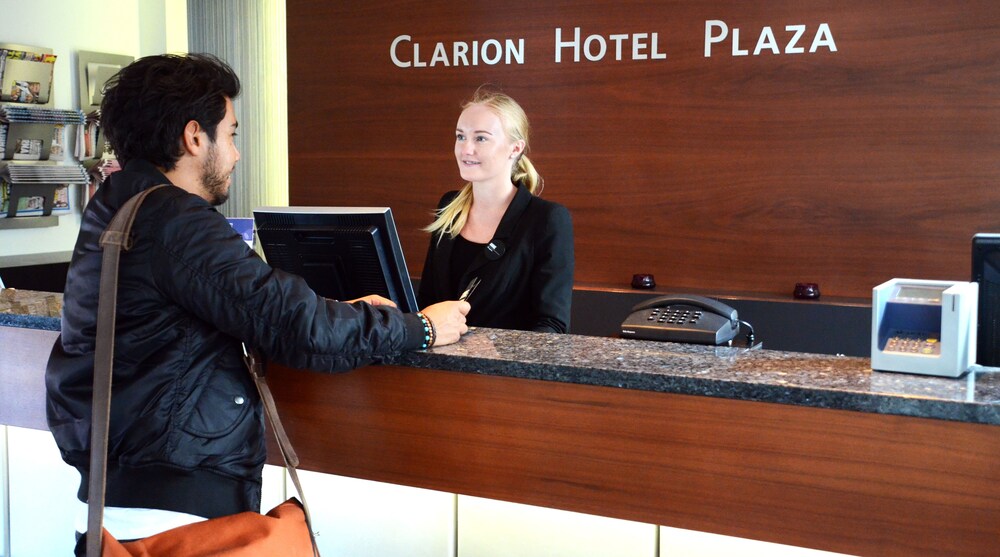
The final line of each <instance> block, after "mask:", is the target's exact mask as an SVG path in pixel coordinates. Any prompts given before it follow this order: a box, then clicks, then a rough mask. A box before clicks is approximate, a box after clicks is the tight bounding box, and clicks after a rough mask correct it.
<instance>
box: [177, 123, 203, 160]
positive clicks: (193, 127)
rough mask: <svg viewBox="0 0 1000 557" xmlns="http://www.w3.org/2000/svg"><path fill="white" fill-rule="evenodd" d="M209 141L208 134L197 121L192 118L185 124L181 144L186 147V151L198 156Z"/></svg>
mask: <svg viewBox="0 0 1000 557" xmlns="http://www.w3.org/2000/svg"><path fill="white" fill-rule="evenodd" d="M207 142H208V134H206V133H205V130H204V129H203V128H202V127H201V125H200V124H198V122H197V121H195V120H191V121H190V122H188V123H187V125H186V126H184V134H183V136H182V137H181V146H182V147H183V148H184V152H186V153H188V154H190V155H194V156H198V154H199V153H200V152H201V150H202V149H203V148H204V147H205V145H206V143H207Z"/></svg>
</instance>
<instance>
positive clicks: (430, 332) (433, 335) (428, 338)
mask: <svg viewBox="0 0 1000 557" xmlns="http://www.w3.org/2000/svg"><path fill="white" fill-rule="evenodd" d="M417 317H419V318H420V320H421V321H422V322H423V323H424V344H423V346H421V347H420V349H421V350H426V349H428V348H430V347H431V346H434V341H435V340H436V339H437V331H435V330H434V324H432V323H431V320H430V319H428V318H427V316H426V315H424V314H423V313H422V312H419V311H418V312H417Z"/></svg>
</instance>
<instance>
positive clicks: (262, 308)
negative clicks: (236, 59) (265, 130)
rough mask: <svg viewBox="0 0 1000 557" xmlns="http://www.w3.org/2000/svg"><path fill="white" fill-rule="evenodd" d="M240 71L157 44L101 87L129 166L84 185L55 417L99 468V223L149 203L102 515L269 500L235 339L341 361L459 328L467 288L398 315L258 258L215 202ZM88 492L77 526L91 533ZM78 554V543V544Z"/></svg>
mask: <svg viewBox="0 0 1000 557" xmlns="http://www.w3.org/2000/svg"><path fill="white" fill-rule="evenodd" d="M239 92H240V82H239V79H238V78H237V77H236V75H235V74H234V73H233V71H232V70H231V69H230V68H229V67H228V66H227V65H226V64H225V63H223V62H221V61H220V60H218V59H217V58H215V57H212V56H209V55H204V54H200V55H195V54H192V55H188V56H172V55H165V56H151V57H147V58H142V59H139V60H137V61H136V62H134V63H132V64H131V65H129V66H127V67H126V68H124V69H123V70H122V71H121V72H119V74H118V75H116V76H115V77H114V78H113V79H112V80H111V81H110V82H109V84H108V86H107V91H106V92H105V94H104V100H103V102H102V105H101V125H102V128H103V129H104V132H105V133H106V135H107V138H108V139H109V141H110V143H111V146H112V148H113V149H114V150H115V152H116V154H117V155H118V157H119V158H120V159H121V160H122V162H123V163H124V168H123V169H122V170H121V171H119V172H117V173H115V174H113V175H112V176H111V177H110V178H109V182H108V183H106V184H104V185H103V186H102V187H101V188H100V189H99V190H98V192H97V194H96V195H95V197H94V198H93V199H91V201H90V203H89V204H88V205H87V208H86V210H85V211H84V214H83V222H82V224H81V229H80V235H79V238H78V239H77V243H76V247H75V249H74V251H73V259H72V262H71V263H70V267H69V273H68V276H67V280H66V291H65V297H64V306H63V319H62V334H61V335H60V337H59V339H58V340H57V341H56V343H55V346H54V347H53V349H52V354H51V356H50V358H49V364H48V369H47V371H46V378H45V379H46V388H47V394H48V397H47V408H46V410H47V413H48V423H49V428H50V430H51V431H52V434H53V436H54V437H55V440H56V443H57V444H58V446H59V449H60V452H61V454H62V457H63V459H64V460H65V461H66V462H67V463H69V464H70V465H72V466H74V467H76V468H77V469H78V470H79V471H80V474H81V482H80V490H79V492H78V497H79V499H80V500H81V501H84V502H85V501H86V500H87V497H88V493H87V483H88V479H89V470H88V467H89V454H90V429H91V423H90V419H91V397H92V393H91V391H92V381H93V373H94V347H95V341H96V323H97V299H98V296H97V292H98V283H99V279H100V273H101V257H102V256H101V248H100V245H99V240H100V235H101V233H102V232H103V231H104V229H105V228H106V227H107V225H108V223H109V222H110V220H111V218H112V217H113V216H114V214H115V213H116V211H117V210H118V209H119V207H121V206H122V205H123V204H124V203H125V202H126V201H127V200H128V199H129V198H131V197H133V196H134V195H136V194H137V193H139V192H141V191H143V190H146V189H148V188H150V187H153V186H156V185H158V184H168V185H169V186H168V187H164V188H160V189H158V190H156V191H154V192H152V193H151V194H150V195H149V196H148V197H147V198H146V200H145V201H144V203H143V205H142V207H141V208H140V210H139V213H138V216H137V218H136V221H135V224H134V226H133V228H132V238H133V247H132V249H131V250H129V251H128V252H125V253H123V255H122V258H121V263H120V271H119V276H118V282H119V291H118V292H119V293H118V304H117V322H116V330H115V335H116V341H115V357H114V396H113V397H112V400H111V424H110V432H109V454H108V459H107V462H108V470H107V494H106V507H105V514H104V517H105V522H104V524H105V527H106V528H107V529H108V530H109V531H110V532H111V533H112V535H114V536H115V537H116V538H118V539H135V538H142V537H147V536H149V535H152V534H155V533H158V532H161V531H163V530H166V529H169V528H172V527H175V526H178V525H181V524H185V523H190V522H194V521H197V520H201V519H205V518H214V517H218V516H223V515H227V514H233V513H238V512H242V511H247V510H253V511H259V510H260V497H261V471H262V468H263V465H264V460H265V440H264V422H263V415H262V408H261V404H260V400H259V397H258V395H257V392H256V390H255V387H254V384H253V381H252V379H251V377H250V375H249V372H248V371H247V370H246V368H245V366H244V363H243V360H242V346H241V342H246V343H247V344H248V345H250V346H255V347H257V348H258V349H259V350H260V351H261V352H262V353H263V354H264V355H265V356H266V357H267V358H268V359H270V360H272V361H275V362H279V363H281V364H284V365H288V366H292V367H296V368H308V369H313V370H318V371H342V370H348V369H351V368H354V367H358V366H361V365H365V364H367V363H369V362H371V361H377V360H379V359H381V358H383V357H385V356H388V355H391V354H395V353H398V352H400V351H404V350H412V349H420V348H425V347H427V344H428V341H427V340H426V337H425V334H424V328H425V326H426V325H430V326H432V327H433V329H434V331H435V335H432V336H435V337H436V340H433V341H431V342H433V343H434V344H436V345H442V344H449V343H452V342H456V341H457V340H458V339H459V337H460V336H461V334H463V333H464V332H465V331H467V327H466V326H465V314H466V313H467V312H468V310H469V305H468V303H466V302H443V303H441V304H436V305H434V306H430V307H428V308H426V309H424V310H423V311H422V312H420V313H418V314H403V313H401V312H399V311H398V310H397V309H396V308H395V307H393V304H392V302H390V301H389V300H386V299H384V298H381V297H379V296H367V297H365V298H363V299H361V300H356V301H353V302H336V301H333V300H328V299H325V298H322V297H321V296H319V295H317V294H315V293H314V292H313V291H312V290H311V289H310V288H309V287H308V286H307V285H306V284H305V282H304V281H303V280H302V279H301V278H299V277H296V276H294V275H290V274H287V273H283V272H281V271H280V270H277V269H273V268H271V267H269V266H268V265H267V264H266V263H264V262H263V261H262V260H261V259H260V258H259V257H257V255H256V254H255V253H254V252H253V251H252V250H250V249H249V248H248V247H247V245H246V244H245V243H244V242H243V239H242V238H241V237H240V235H239V234H237V233H235V232H234V231H233V229H232V227H231V226H230V225H229V224H228V222H227V221H226V219H225V218H224V217H223V216H222V215H221V214H219V213H218V212H217V211H216V210H215V208H214V206H216V205H218V204H221V203H222V202H224V201H225V200H226V199H227V197H228V195H229V187H230V184H231V175H232V172H233V169H234V168H235V165H236V163H237V161H238V160H239V158H240V154H239V151H238V150H237V149H236V146H235V144H234V136H235V135H236V128H237V122H236V117H235V115H234V112H233V102H232V101H233V99H234V98H235V97H236V96H237V95H238V94H239ZM85 517H86V506H85V505H82V509H81V520H79V521H78V526H77V530H78V531H79V532H85V531H86V518H85ZM77 547H78V551H80V550H81V548H83V547H85V546H84V545H83V543H82V540H81V543H79V544H78V546H77Z"/></svg>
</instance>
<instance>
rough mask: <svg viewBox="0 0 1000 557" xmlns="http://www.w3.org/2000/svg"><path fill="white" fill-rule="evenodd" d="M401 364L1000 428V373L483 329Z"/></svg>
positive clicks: (400, 360) (410, 356) (407, 357)
mask: <svg viewBox="0 0 1000 557" xmlns="http://www.w3.org/2000/svg"><path fill="white" fill-rule="evenodd" d="M396 363H399V364H402V365H408V366H413V367H421V368H434V369H446V370H454V371H472V372H475V373H483V374H489V375H501V376H509V377H522V378H527V379H542V380H547V381H561V382H567V383H578V384H586V385H600V386H608V387H621V388H626V389H638V390H646V391H657V392H666V393H678V394H690V395H702V396H711V397H721V398H730V399H738V400H750V401H758V402H773V403H778V404H794V405H801V406H812V407H817V408H832V409H840V410H854V411H859V412H874V413H880V414H896V415H902V416H916V417H924V418H936V419H944V420H955V421H963V422H971V423H984V424H995V425H1000V375H998V374H996V373H980V374H976V373H968V374H966V375H965V376H963V377H960V378H957V379H954V378H945V377H930V376H923V375H911V374H904V373H889V372H879V371H872V369H871V367H870V366H871V363H870V361H869V359H868V358H850V357H837V356H827V355H820V354H804V353H796V352H778V351H773V350H760V349H756V350H748V349H743V348H735V347H732V348H731V347H714V346H700V345H693V344H673V343H663V342H651V341H641V340H630V339H614V338H599V337H585V336H576V335H556V334H544V333H529V332H520V331H503V330H497V329H478V330H473V331H472V332H471V333H470V334H468V335H467V336H466V337H465V338H463V339H462V342H460V343H458V344H454V345H451V346H444V347H440V348H434V349H432V350H429V351H427V352H414V353H410V354H404V355H402V356H401V357H400V358H398V360H397V362H396Z"/></svg>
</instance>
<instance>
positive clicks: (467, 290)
mask: <svg viewBox="0 0 1000 557" xmlns="http://www.w3.org/2000/svg"><path fill="white" fill-rule="evenodd" d="M479 282H480V281H479V277H476V278H474V279H472V280H471V281H469V286H466V287H465V291H464V292H462V295H461V296H459V297H458V301H460V302H464V301H466V300H468V299H469V296H472V291H473V290H475V289H476V287H477V286H479Z"/></svg>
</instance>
